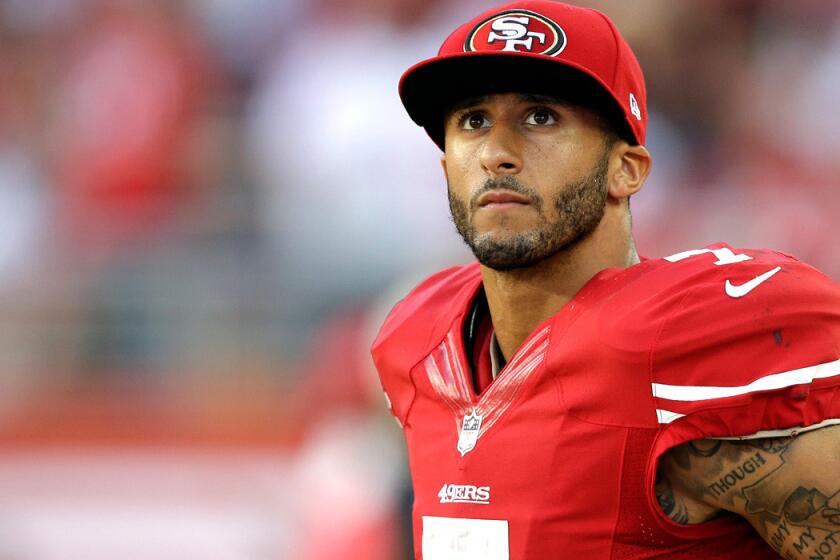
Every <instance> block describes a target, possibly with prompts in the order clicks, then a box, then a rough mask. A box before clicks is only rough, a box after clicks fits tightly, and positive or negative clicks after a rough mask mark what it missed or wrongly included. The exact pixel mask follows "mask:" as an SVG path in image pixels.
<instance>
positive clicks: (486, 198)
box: [476, 190, 531, 209]
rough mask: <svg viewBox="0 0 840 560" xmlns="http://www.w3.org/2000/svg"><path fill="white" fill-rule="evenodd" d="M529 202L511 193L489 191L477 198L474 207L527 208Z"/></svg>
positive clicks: (523, 197) (525, 198)
mask: <svg viewBox="0 0 840 560" xmlns="http://www.w3.org/2000/svg"><path fill="white" fill-rule="evenodd" d="M529 204H531V200H530V199H529V198H528V197H526V196H523V195H521V194H518V193H515V192H512V191H501V190H494V191H489V192H486V193H484V194H482V195H481V196H479V197H478V200H477V201H476V205H477V206H478V207H479V208H495V209H503V208H514V207H518V206H528V205H529Z"/></svg>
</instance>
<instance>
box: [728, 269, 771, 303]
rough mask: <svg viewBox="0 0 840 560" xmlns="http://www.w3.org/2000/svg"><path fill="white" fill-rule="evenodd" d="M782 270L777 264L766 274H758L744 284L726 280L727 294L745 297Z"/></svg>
mask: <svg viewBox="0 0 840 560" xmlns="http://www.w3.org/2000/svg"><path fill="white" fill-rule="evenodd" d="M780 270H782V267H781V266H777V267H776V268H774V269H773V270H768V271H767V272H765V273H764V274H762V275H760V276H756V277H755V278H753V279H752V280H750V281H749V282H745V283H744V284H739V285H735V284H733V283H732V282H730V281H729V280H727V281H726V295H728V296H729V297H734V298H739V297H744V296H745V295H747V294H748V293H750V292H751V291H753V290H754V289H756V288H757V287H758V286H760V285H761V284H763V283H764V282H766V281H767V280H769V279H770V278H771V277H772V276H773V275H774V274H776V273H777V272H779V271H780Z"/></svg>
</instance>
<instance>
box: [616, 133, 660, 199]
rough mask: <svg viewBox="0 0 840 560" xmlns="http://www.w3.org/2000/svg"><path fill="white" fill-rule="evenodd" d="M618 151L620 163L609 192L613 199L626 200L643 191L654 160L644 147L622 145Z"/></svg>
mask: <svg viewBox="0 0 840 560" xmlns="http://www.w3.org/2000/svg"><path fill="white" fill-rule="evenodd" d="M618 150H619V153H618V156H619V160H620V163H619V167H618V169H617V170H616V172H615V173H614V174H613V175H612V181H610V189H609V190H610V196H612V197H613V198H617V199H625V198H629V197H630V196H631V195H634V194H636V193H637V192H639V190H641V188H642V185H643V184H644V182H645V179H647V176H648V174H649V173H650V167H651V163H652V162H653V159H652V158H651V155H650V152H648V151H647V148H645V147H644V146H631V145H629V144H626V143H622V145H621V146H620V147H619V148H618Z"/></svg>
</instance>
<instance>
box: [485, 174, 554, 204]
mask: <svg viewBox="0 0 840 560" xmlns="http://www.w3.org/2000/svg"><path fill="white" fill-rule="evenodd" d="M488 191H510V192H513V193H516V194H518V195H522V196H524V197H526V198H527V199H528V200H529V201H530V202H531V204H532V205H533V206H534V207H535V208H537V209H538V210H539V209H540V208H541V207H542V199H541V198H540V196H539V195H538V194H537V193H536V191H534V190H533V189H531V188H529V187H526V186H525V185H523V184H522V183H520V182H519V180H518V179H517V178H516V177H514V176H513V175H505V176H503V177H497V178H488V179H487V180H486V181H484V183H483V184H482V185H481V188H480V189H478V191H476V193H475V194H474V195H473V196H472V198H471V199H470V208H471V209H473V210H474V209H476V208H478V199H479V198H480V197H481V195H483V194H484V193H486V192H488Z"/></svg>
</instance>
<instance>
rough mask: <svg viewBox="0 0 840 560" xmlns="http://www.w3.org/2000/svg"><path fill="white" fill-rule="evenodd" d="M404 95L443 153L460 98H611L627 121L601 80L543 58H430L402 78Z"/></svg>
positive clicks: (474, 54) (414, 117)
mask: <svg viewBox="0 0 840 560" xmlns="http://www.w3.org/2000/svg"><path fill="white" fill-rule="evenodd" d="M399 91H400V98H401V99H402V102H403V105H404V106H405V108H406V110H407V111H408V114H409V116H410V117H411V119H412V120H413V121H414V122H415V123H417V124H418V125H420V126H422V127H423V128H425V129H426V132H428V134H429V136H430V137H431V138H432V140H433V141H434V142H435V144H437V145H438V146H439V147H440V148H441V149H443V148H444V118H445V116H446V112H447V111H448V110H449V109H450V108H451V107H452V106H453V105H454V104H456V103H458V102H460V101H461V100H464V99H468V98H471V97H477V96H482V95H488V94H492V93H503V92H526V93H543V94H549V95H555V96H558V97H562V98H569V99H580V100H581V101H584V100H586V99H587V98H591V102H592V103H593V104H597V103H603V101H604V100H609V104H610V105H612V104H615V107H614V109H615V110H616V111H618V113H619V114H621V115H622V117H621V120H622V121H624V117H623V111H621V109H620V106H619V105H618V100H616V99H615V98H614V97H613V95H612V93H611V92H610V91H609V88H607V87H606V86H605V85H604V84H603V83H602V82H601V80H600V79H598V78H597V77H596V76H593V75H592V74H590V73H589V72H588V71H587V70H585V69H583V68H579V67H577V66H575V65H574V64H571V63H567V62H565V61H562V60H559V59H557V58H552V57H549V56H543V55H535V54H527V53H504V52H494V53H487V52H467V53H463V54H457V55H446V56H441V57H435V58H430V59H428V60H424V61H422V62H419V63H418V64H415V65H414V66H412V67H411V68H409V69H408V70H407V71H406V72H405V74H403V77H402V79H401V80H400V87H399ZM634 136H635V135H634Z"/></svg>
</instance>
